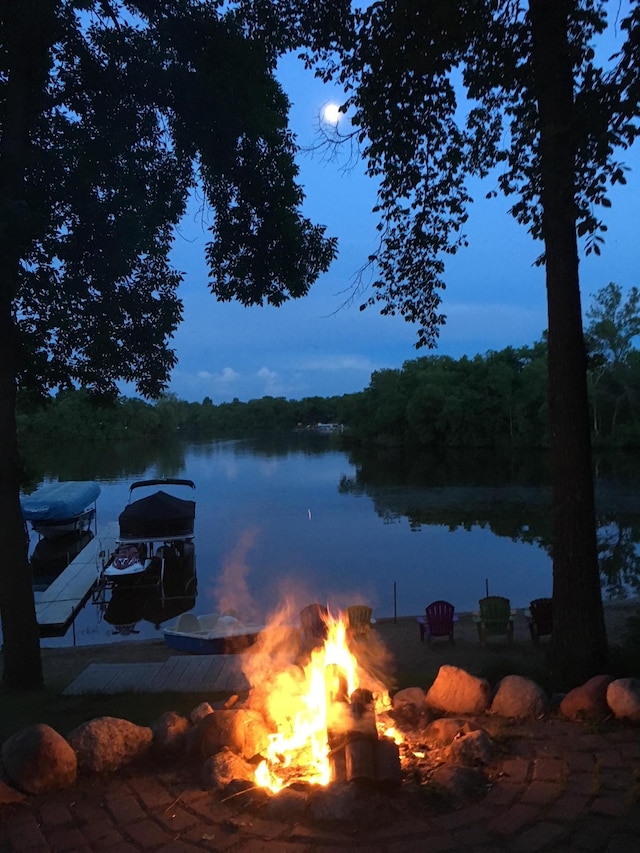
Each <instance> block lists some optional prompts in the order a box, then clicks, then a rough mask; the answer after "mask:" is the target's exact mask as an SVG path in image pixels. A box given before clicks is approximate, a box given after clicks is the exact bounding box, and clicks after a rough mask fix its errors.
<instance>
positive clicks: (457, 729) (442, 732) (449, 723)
mask: <svg viewBox="0 0 640 853" xmlns="http://www.w3.org/2000/svg"><path fill="white" fill-rule="evenodd" d="M479 728H480V726H477V725H476V724H475V723H472V722H470V721H469V720H462V719H460V718H456V717H440V718H439V719H437V720H434V721H433V722H432V723H430V724H429V725H428V726H427V727H426V729H425V730H424V738H425V740H426V742H427V743H428V744H429V746H435V747H443V746H449V744H450V743H451V742H452V741H453V740H455V739H456V738H459V737H462V735H466V734H468V733H469V732H473V731H478V729H479Z"/></svg>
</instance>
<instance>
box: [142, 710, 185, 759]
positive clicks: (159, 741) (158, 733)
mask: <svg viewBox="0 0 640 853" xmlns="http://www.w3.org/2000/svg"><path fill="white" fill-rule="evenodd" d="M190 728H191V723H190V722H189V720H188V719H187V718H186V717H183V716H182V715H181V714H177V713H176V712H175V711H166V712H165V713H164V714H162V715H161V716H160V717H158V719H157V720H156V721H155V722H154V723H153V724H152V726H151V731H152V732H153V743H154V745H155V746H156V747H157V748H158V749H159V750H160V751H161V752H172V753H175V752H180V751H181V750H183V749H184V745H185V737H186V733H187V732H188V731H189V729H190Z"/></svg>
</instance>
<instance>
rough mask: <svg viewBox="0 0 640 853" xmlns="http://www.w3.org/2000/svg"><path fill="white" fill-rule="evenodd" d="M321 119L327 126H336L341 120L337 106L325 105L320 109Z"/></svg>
mask: <svg viewBox="0 0 640 853" xmlns="http://www.w3.org/2000/svg"><path fill="white" fill-rule="evenodd" d="M322 118H323V119H324V120H325V121H326V122H327V124H338V122H339V121H340V119H341V118H342V113H341V112H340V106H339V104H334V103H328V104H325V105H324V107H323V108H322Z"/></svg>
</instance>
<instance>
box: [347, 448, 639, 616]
mask: <svg viewBox="0 0 640 853" xmlns="http://www.w3.org/2000/svg"><path fill="white" fill-rule="evenodd" d="M351 462H352V463H353V464H354V465H355V468H356V472H355V475H354V476H352V477H347V476H343V477H342V478H341V479H340V482H339V486H338V489H339V491H340V492H341V493H343V494H354V495H366V496H368V497H369V498H371V500H372V501H373V505H374V509H375V511H376V513H377V515H378V516H379V517H380V518H382V519H383V520H384V521H385V523H389V524H392V523H395V522H399V521H400V520H402V519H406V520H407V521H408V523H409V526H410V528H411V530H414V531H419V530H420V529H421V528H422V527H423V526H428V525H440V526H444V527H446V528H447V529H448V530H450V531H452V532H453V531H455V530H458V529H464V530H471V529H472V528H473V527H480V528H486V529H488V530H490V531H491V532H492V533H493V534H495V535H496V536H500V537H506V538H509V539H511V540H512V541H513V542H518V543H526V544H530V545H535V546H537V547H539V548H542V549H543V550H544V551H546V552H547V553H548V554H549V555H550V556H551V550H552V548H551V488H550V486H549V477H548V464H547V460H546V455H545V454H540V453H536V452H533V453H522V452H519V453H517V454H509V453H490V452H482V451H461V452H456V453H451V452H450V451H449V452H447V453H440V454H435V453H423V454H419V455H417V456H415V457H412V456H411V455H410V454H406V453H404V454H403V453H393V452H389V451H385V452H384V453H383V454H372V453H370V452H369V453H354V454H353V455H352V457H351ZM630 462H632V463H633V464H630ZM596 463H597V464H596V471H597V472H598V473H599V475H600V476H598V477H597V478H596V508H597V521H598V532H597V538H598V553H599V558H600V570H601V579H602V588H603V593H604V594H605V597H606V598H609V599H621V598H626V597H628V596H629V595H635V594H637V593H638V592H639V591H640V555H639V554H638V545H639V543H640V498H639V497H638V490H637V483H638V479H640V464H639V460H636V459H635V458H634V459H631V458H630V457H629V456H628V455H625V454H611V455H609V456H608V457H604V456H602V457H599V458H598V459H597V460H596Z"/></svg>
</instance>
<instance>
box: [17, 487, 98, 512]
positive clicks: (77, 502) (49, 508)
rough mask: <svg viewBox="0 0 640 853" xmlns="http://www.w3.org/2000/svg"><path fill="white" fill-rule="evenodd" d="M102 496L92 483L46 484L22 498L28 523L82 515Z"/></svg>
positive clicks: (22, 505) (23, 509)
mask: <svg viewBox="0 0 640 853" xmlns="http://www.w3.org/2000/svg"><path fill="white" fill-rule="evenodd" d="M99 494H100V486H99V485H98V483H94V482H92V481H88V482H85V481H82V482H81V481H66V482H58V483H45V484H44V485H43V486H40V488H39V489H36V491H35V492H33V493H32V494H30V495H21V496H20V507H21V509H22V517H23V518H24V519H25V520H26V521H63V520H66V519H68V518H73V517H74V516H77V515H81V514H82V513H83V512H84V511H85V510H86V509H87V507H89V506H90V505H91V504H92V503H93V502H94V501H95V500H96V499H97V497H98V495H99Z"/></svg>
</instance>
